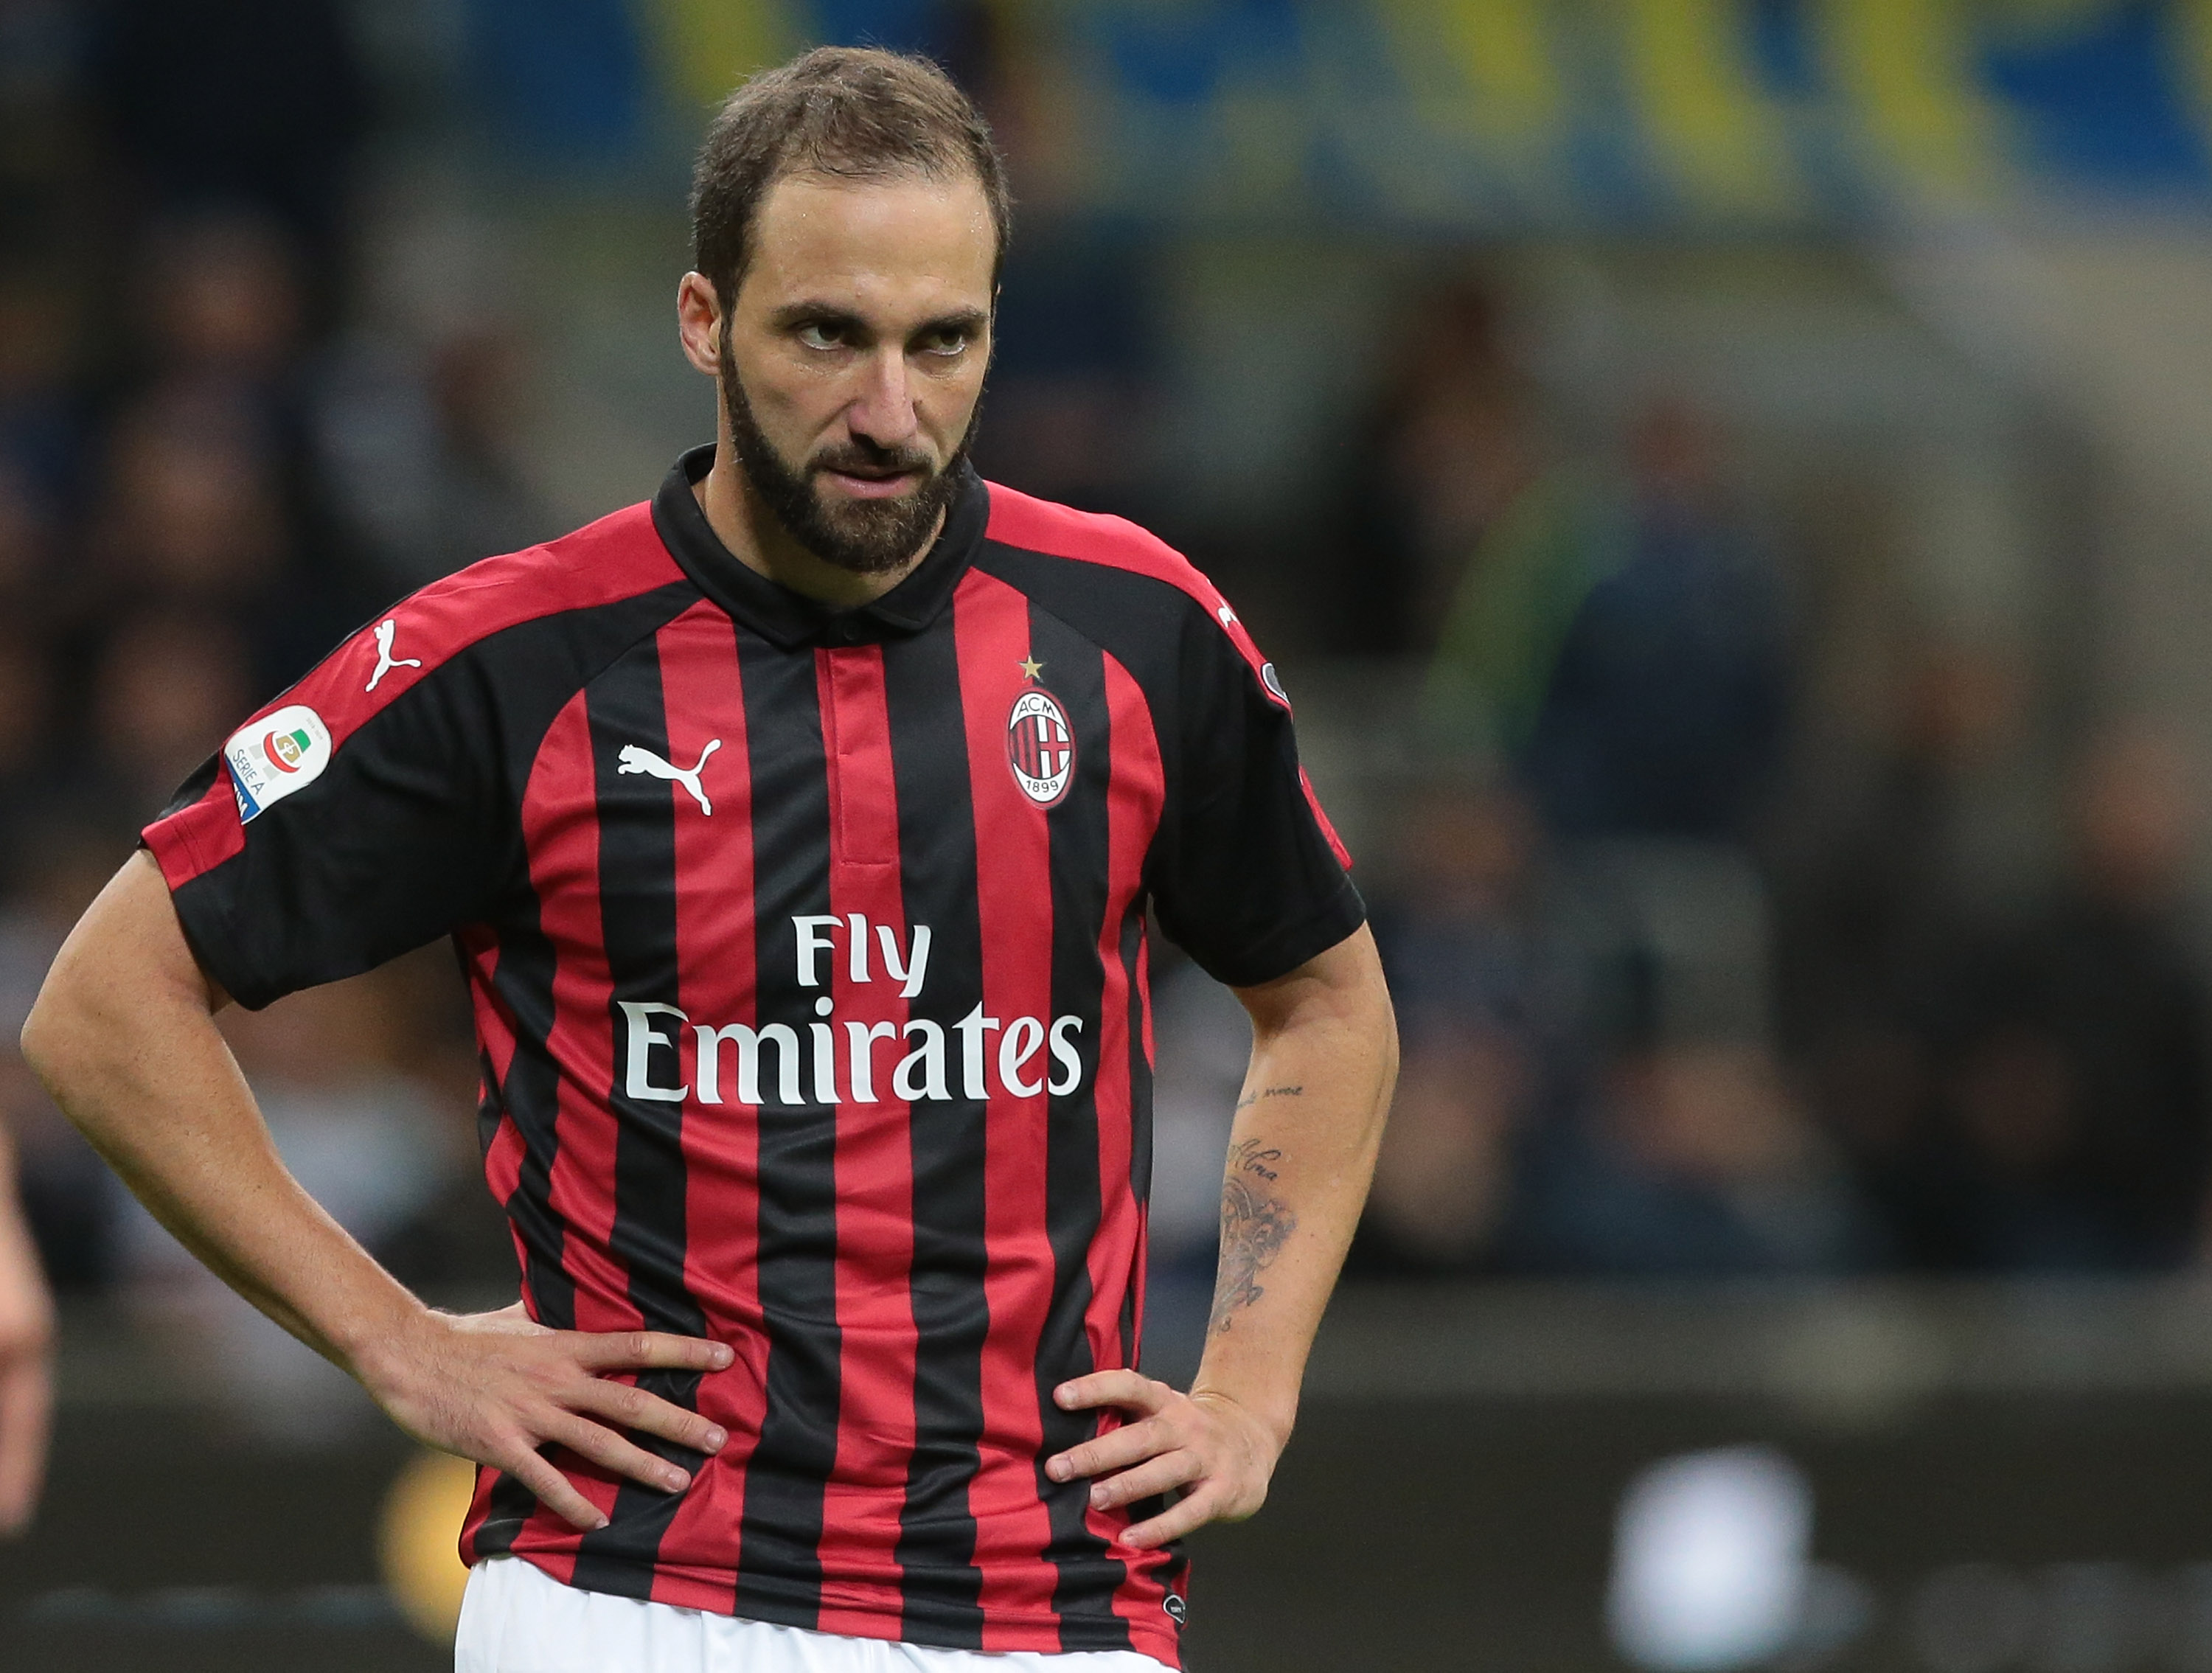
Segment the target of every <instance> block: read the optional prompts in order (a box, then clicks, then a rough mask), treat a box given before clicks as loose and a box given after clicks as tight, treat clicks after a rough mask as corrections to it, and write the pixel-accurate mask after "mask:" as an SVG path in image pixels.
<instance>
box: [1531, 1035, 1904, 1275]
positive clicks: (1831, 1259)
mask: <svg viewBox="0 0 2212 1673" xmlns="http://www.w3.org/2000/svg"><path fill="white" fill-rule="evenodd" d="M1579 1091H1580V1096H1579V1098H1577V1101H1576V1102H1575V1103H1574V1104H1572V1105H1571V1106H1569V1107H1567V1108H1565V1109H1563V1110H1559V1112H1557V1113H1556V1114H1555V1115H1554V1116H1553V1118H1552V1119H1551V1120H1549V1121H1547V1122H1545V1123H1544V1124H1543V1125H1542V1126H1541V1128H1539V1129H1537V1130H1536V1131H1535V1132H1534V1135H1532V1139H1531V1141H1530V1143H1529V1144H1528V1146H1527V1147H1526V1149H1525V1152H1524V1156H1523V1162H1522V1173H1521V1176H1520V1178H1519V1180H1518V1191H1519V1201H1518V1202H1517V1204H1516V1214H1515V1219H1514V1224H1513V1226H1512V1229H1511V1233H1510V1255H1511V1262H1512V1264H1513V1265H1514V1267H1515V1268H1516V1269H1518V1270H1522V1271H1533V1272H1541V1273H1546V1274H1556V1275H1571V1276H1581V1277H1600V1276H1607V1275H1614V1276H1622V1275H1626V1276H1666V1277H1702V1278H1717V1277H1735V1276H1747V1275H1760V1274H1776V1273H1818V1272H1833V1271H1837V1270H1839V1269H1844V1268H1850V1267H1853V1266H1857V1265H1860V1264H1863V1262H1865V1261H1866V1259H1867V1258H1868V1255H1869V1249H1870V1247H1871V1245H1870V1244H1869V1240H1868V1238H1867V1235H1866V1231H1865V1227H1864V1226H1863V1220H1862V1217H1861V1212H1860V1209H1859V1206H1858V1203H1857V1200H1856V1198H1855V1196H1854V1195H1853V1194H1852V1192H1851V1190H1850V1186H1849V1183H1848V1181H1847V1179H1846V1177H1844V1174H1843V1172H1842V1171H1841V1170H1840V1168H1839V1167H1838V1165H1837V1164H1836V1161H1835V1159H1834V1158H1833V1157H1832V1155H1831V1154H1830V1153H1829V1152H1828V1150H1827V1148H1826V1146H1825V1145H1824V1144H1823V1142H1822V1141H1821V1139H1820V1135H1819V1134H1818V1132H1817V1131H1816V1129H1814V1126H1813V1124H1812V1123H1811V1122H1810V1121H1809V1120H1808V1118H1807V1116H1806V1115H1805V1113H1804V1111H1803V1110H1802V1109H1801V1108H1800V1107H1799V1106H1798V1104H1796V1100H1795V1099H1794V1098H1792V1097H1791V1095H1790V1091H1789V1089H1788V1087H1787V1086H1786V1085H1785V1084H1784V1080H1783V1078H1782V1076H1781V1074H1779V1072H1778V1069H1777V1067H1776V1064H1775V1062H1774V1060H1773V1058H1772V1056H1771V1054H1770V1053H1769V1052H1768V1051H1767V1050H1766V1049H1765V1048H1764V1047H1763V1046H1761V1045H1759V1043H1755V1042H1753V1041H1748V1040H1742V1039H1734V1040H1731V1039H1705V1040H1691V1041H1677V1042H1666V1041H1662V1040H1656V1039H1650V1038H1644V1037H1637V1036H1636V1035H1635V1034H1634V1033H1633V1032H1632V1033H1631V1035H1630V1037H1627V1038H1626V1039H1624V1040H1622V1041H1621V1042H1620V1043H1618V1044H1617V1045H1616V1047H1615V1048H1614V1049H1613V1053H1612V1054H1611V1057H1610V1061H1609V1062H1606V1063H1605V1064H1604V1066H1603V1067H1602V1068H1601V1071H1600V1072H1599V1074H1597V1075H1595V1077H1594V1078H1593V1079H1592V1080H1591V1081H1590V1082H1589V1083H1588V1084H1587V1085H1586V1086H1583V1087H1582V1088H1580V1089H1579Z"/></svg>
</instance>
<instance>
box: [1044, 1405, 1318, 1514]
mask: <svg viewBox="0 0 2212 1673" xmlns="http://www.w3.org/2000/svg"><path fill="white" fill-rule="evenodd" d="M1053 1398H1054V1399H1055V1400H1057V1401H1058V1402H1060V1406H1061V1407H1062V1408H1064V1409H1066V1410H1068V1411H1085V1410H1089V1409H1092V1408H1097V1407H1101V1406H1110V1407H1115V1408H1119V1409H1120V1410H1121V1411H1124V1412H1127V1413H1128V1414H1130V1421H1128V1422H1127V1423H1125V1424H1123V1425H1122V1426H1121V1427H1120V1428H1118V1429H1115V1430H1113V1431H1111V1432H1109V1433H1106V1434H1103V1435H1101V1436H1099V1437H1098V1438H1097V1439H1096V1440H1087V1441H1085V1442H1084V1443H1083V1445H1080V1446H1071V1447H1070V1448H1068V1450H1067V1451H1065V1452H1062V1453H1060V1454H1058V1455H1057V1456H1055V1457H1052V1458H1050V1459H1048V1460H1047V1461H1046V1463H1045V1473H1046V1474H1047V1475H1050V1476H1051V1477H1052V1479H1053V1480H1054V1481H1074V1480H1075V1479H1076V1478H1077V1477H1079V1476H1084V1475H1087V1476H1090V1477H1091V1478H1093V1479H1092V1483H1091V1507H1092V1508H1093V1509H1095V1510H1102V1511H1103V1510H1110V1509H1112V1508H1113V1507H1114V1506H1117V1505H1127V1504H1129V1503H1131V1502H1132V1501H1133V1500H1139V1499H1150V1498H1153V1497H1155V1496H1156V1495H1158V1494H1166V1493H1171V1492H1173V1491H1175V1490H1176V1488H1178V1487H1180V1488H1182V1490H1183V1491H1182V1497H1181V1498H1179V1499H1178V1500H1176V1502H1175V1503H1174V1504H1173V1505H1171V1506H1169V1507H1168V1509H1166V1510H1165V1511H1164V1512H1161V1513H1160V1514H1159V1515H1158V1516H1156V1517H1153V1518H1152V1519H1151V1520H1150V1521H1146V1522H1139V1523H1137V1524H1134V1525H1133V1526H1132V1527H1131V1528H1130V1529H1129V1530H1127V1532H1126V1533H1124V1534H1123V1535H1122V1536H1121V1539H1122V1542H1123V1543H1124V1544H1127V1545H1133V1546H1135V1547H1137V1548H1139V1549H1140V1550H1141V1549H1146V1548H1151V1547H1153V1546H1158V1545H1164V1544H1166V1543H1167V1542H1169V1541H1170V1540H1171V1539H1181V1538H1182V1536H1184V1535H1185V1534H1187V1533H1189V1532H1190V1531H1191V1530H1193V1529H1195V1528H1200V1527H1203V1526H1204V1525H1205V1524H1207V1523H1209V1522H1242V1521H1243V1519H1244V1518H1246V1517H1248V1516H1249V1515H1251V1514H1252V1512H1255V1511H1256V1510H1258V1509H1259V1508H1260V1506H1261V1503H1262V1502H1263V1501H1264V1500H1266V1499H1267V1481H1268V1478H1269V1477H1271V1476H1272V1475H1273V1474H1274V1471H1275V1459H1276V1458H1277V1457H1278V1456H1279V1454H1280V1453H1281V1451H1282V1450H1283V1449H1282V1443H1281V1441H1280V1440H1279V1439H1277V1437H1276V1436H1275V1434H1274V1433H1273V1431H1272V1430H1271V1429H1269V1427H1267V1425H1266V1424H1265V1423H1263V1422H1262V1421H1261V1420H1260V1418H1259V1417H1258V1416H1257V1415H1256V1414H1254V1413H1253V1412H1251V1411H1249V1410H1248V1409H1247V1408H1244V1407H1243V1406H1241V1405H1239V1404H1238V1403H1237V1402H1236V1401H1234V1400H1232V1399H1231V1398H1230V1397H1229V1396H1226V1395H1223V1394H1216V1393H1213V1392H1212V1391H1210V1390H1200V1391H1198V1392H1197V1393H1194V1394H1181V1393H1178V1392H1177V1391H1176V1390H1174V1389H1171V1388H1170V1387H1169V1386H1168V1385H1167V1384H1165V1383H1162V1382H1158V1381H1157V1380H1155V1379H1154V1378H1150V1377H1146V1376H1143V1375H1140V1374H1139V1372H1133V1371H1101V1372H1094V1373H1093V1374H1092V1375H1091V1376H1088V1377H1079V1378H1075V1380H1074V1381H1073V1382H1069V1383H1062V1384H1060V1386H1059V1387H1058V1388H1056V1389H1054V1390H1053Z"/></svg>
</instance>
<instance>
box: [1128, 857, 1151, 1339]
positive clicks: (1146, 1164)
mask: <svg viewBox="0 0 2212 1673" xmlns="http://www.w3.org/2000/svg"><path fill="white" fill-rule="evenodd" d="M1144 955H1145V897H1144V893H1143V891H1139V892H1138V894H1137V895H1136V897H1134V898H1133V899H1132V900H1131V901H1130V903H1129V906H1128V910H1127V914H1126V915H1125V916H1123V918H1122V920H1121V980H1122V982H1123V983H1124V984H1125V991H1126V992H1127V995H1128V1003H1127V1011H1128V1016H1127V1025H1128V1030H1129V1050H1128V1057H1129V1189H1130V1191H1131V1193H1132V1194H1133V1195H1134V1196H1135V1197H1136V1199H1137V1202H1138V1204H1139V1206H1140V1207H1141V1206H1143V1205H1144V1204H1146V1203H1149V1202H1151V1201H1152V1059H1151V1058H1150V1057H1148V1056H1146V1054H1145V1020H1146V1012H1147V1010H1148V1009H1149V1008H1150V1007H1148V1006H1147V1005H1146V998H1145V990H1144V987H1143V984H1142V983H1140V982H1139V980H1138V976H1139V973H1140V972H1141V971H1142V970H1144V968H1145V962H1144ZM1147 1226H1148V1229H1147V1231H1146V1236H1147V1237H1149V1236H1150V1235H1151V1233H1150V1230H1149V1222H1147ZM1147 1270H1149V1268H1147ZM1142 1303H1143V1298H1142V1297H1141V1296H1139V1294H1138V1293H1137V1286H1136V1285H1135V1284H1134V1283H1132V1284H1131V1285H1130V1286H1129V1288H1128V1293H1127V1294H1125V1295H1124V1296H1123V1297H1122V1298H1121V1362H1122V1364H1124V1365H1132V1366H1133V1365H1135V1364H1136V1363H1137V1362H1138V1354H1139V1349H1140V1348H1142V1347H1143V1342H1142V1341H1141V1340H1140V1337H1141V1335H1142V1332H1141V1331H1140V1330H1139V1329H1138V1323H1139V1307H1140V1306H1141V1305H1142Z"/></svg>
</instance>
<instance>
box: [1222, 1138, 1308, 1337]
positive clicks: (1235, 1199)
mask: <svg viewBox="0 0 2212 1673" xmlns="http://www.w3.org/2000/svg"><path fill="white" fill-rule="evenodd" d="M1282 1159H1283V1153H1282V1152H1281V1151H1279V1150H1277V1149H1275V1148H1273V1147H1271V1146H1267V1145H1262V1144H1261V1142H1260V1141H1258V1140H1256V1139H1246V1140H1244V1141H1242V1142H1240V1143H1239V1144H1237V1146H1235V1147H1233V1148H1232V1149H1231V1151H1230V1153H1229V1170H1228V1172H1227V1174H1226V1176H1225V1177H1224V1178H1223V1180H1222V1184H1221V1270H1220V1275H1219V1276H1218V1277H1217V1278H1216V1279H1215V1280H1214V1284H1213V1318H1212V1323H1211V1325H1210V1326H1209V1327H1208V1328H1209V1333H1210V1334H1212V1335H1220V1334H1221V1333H1222V1332H1223V1331H1225V1330H1226V1329H1229V1326H1230V1323H1231V1320H1232V1319H1233V1318H1234V1317H1235V1316H1236V1315H1237V1313H1240V1312H1242V1311H1243V1310H1244V1309H1245V1308H1247V1307H1249V1306H1250V1305H1252V1304H1253V1303H1254V1302H1255V1301H1257V1300H1258V1299H1260V1298H1261V1296H1262V1295H1265V1294H1266V1293H1267V1291H1266V1289H1265V1288H1264V1287H1261V1282H1260V1275H1261V1273H1262V1272H1264V1271H1266V1270H1267V1268H1268V1267H1269V1266H1271V1265H1272V1264H1273V1262H1274V1259H1275V1256H1278V1255H1279V1254H1281V1253H1282V1251H1283V1245H1284V1244H1286V1243H1288V1242H1289V1241H1290V1238H1291V1232H1295V1231H1297V1229H1298V1220H1297V1215H1296V1214H1292V1213H1291V1209H1290V1205H1289V1204H1287V1203H1285V1202H1283V1201H1282V1200H1281V1199H1280V1198H1279V1197H1277V1196H1273V1195H1269V1193H1268V1190H1267V1187H1268V1186H1270V1185H1272V1184H1273V1183H1274V1182H1275V1177H1276V1176H1277V1174H1278V1173H1279V1171H1280V1169H1279V1167H1278V1166H1277V1164H1279V1162H1280V1161H1281V1160H1282Z"/></svg>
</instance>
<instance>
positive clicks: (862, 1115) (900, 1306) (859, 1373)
mask: <svg viewBox="0 0 2212 1673" xmlns="http://www.w3.org/2000/svg"><path fill="white" fill-rule="evenodd" d="M815 677H816V680H817V690H818V694H819V698H820V702H821V705H822V716H823V726H822V731H823V749H824V754H825V757H826V758H827V761H828V765H829V775H830V784H829V792H830V794H829V821H830V829H829V909H830V910H831V911H833V912H835V913H836V915H837V916H839V917H840V918H842V920H844V922H842V924H840V925H839V926H838V928H837V931H836V940H837V950H836V957H835V958H833V959H832V960H831V961H830V964H829V969H830V970H831V971H832V975H831V978H830V997H831V999H832V1000H833V1001H835V1004H834V1007H833V1009H832V1011H831V1013H830V1015H829V1018H828V1019H826V1020H827V1021H828V1022H829V1025H830V1027H831V1029H832V1031H833V1032H834V1035H835V1038H836V1047H837V1065H838V1068H837V1084H838V1089H839V1092H841V1094H842V1097H843V1099H844V1102H843V1103H842V1104H840V1105H839V1107H838V1110H837V1151H836V1177H837V1262H836V1281H837V1327H838V1329H839V1331H840V1333H841V1339H842V1355H841V1360H840V1367H839V1386H840V1388H841V1389H842V1402H841V1421H840V1422H839V1425H838V1430H837V1462H836V1468H835V1469H834V1470H833V1472H832V1474H831V1477H830V1480H829V1483H828V1485H827V1486H826V1487H825V1488H824V1489H823V1496H822V1562H823V1569H824V1570H825V1571H826V1572H827V1573H830V1574H834V1575H836V1577H837V1583H836V1589H835V1598H834V1601H833V1599H832V1598H831V1597H826V1596H825V1597H824V1598H823V1604H822V1613H821V1617H820V1620H819V1621H818V1623H817V1624H818V1626H819V1628H820V1630H821V1631H823V1632H825V1633H854V1634H862V1635H872V1634H874V1633H878V1632H880V1631H881V1630H882V1622H883V1619H884V1616H885V1615H890V1616H891V1617H894V1618H896V1616H897V1615H898V1614H899V1613H900V1611H901V1609H902V1607H903V1604H904V1599H903V1597H902V1592H901V1589H900V1582H901V1579H902V1576H903V1573H904V1571H903V1569H902V1567H900V1564H899V1562H898V1559H897V1555H896V1552H897V1547H898V1541H899V1534H900V1524H899V1517H900V1512H902V1509H903V1508H904V1506H905V1502H906V1481H907V1472H908V1468H909V1466H910V1464H911V1462H912V1459H913V1454H914V1444H915V1410H914V1378H915V1323H914V1298H913V1290H912V1287H911V1283H910V1280H911V1271H912V1267H913V1264H914V1147H913V1144H914V1141H913V1136H912V1134H911V1132H910V1130H909V1124H910V1112H909V1111H908V1108H907V1106H906V1105H905V1104H902V1103H901V1102H899V1101H898V1100H897V1099H896V1098H894V1097H892V1095H891V1087H890V1083H891V1074H892V1071H893V1070H894V1068H896V1066H897V1063H898V1060H899V1057H900V1056H901V1055H902V1051H903V1047H902V1045H901V1044H900V1043H899V1041H898V1038H897V1037H896V1034H894V1036H893V1037H890V1038H887V1039H877V1040H873V1041H871V1042H870V1043H869V1044H868V1051H867V1057H868V1062H869V1064H870V1074H869V1077H868V1078H869V1080H870V1081H871V1082H872V1087H871V1090H872V1092H873V1094H874V1097H875V1098H876V1100H877V1101H876V1102H874V1103H872V1104H863V1103H861V1102H860V1101H859V1099H858V1096H857V1094H858V1092H859V1090H860V1086H859V1082H860V1076H859V1075H858V1074H855V1073H854V1054H855V1052H856V1050H857V1049H858V1048H857V1045H856V1043H855V1042H854V1038H853V1035H852V1031H851V1027H850V1026H849V1025H859V1026H860V1027H861V1028H864V1029H872V1028H875V1027H877V1026H879V1025H889V1026H890V1027H891V1028H892V1029H894V1030H896V1029H899V1028H902V1027H903V1026H904V1025H905V1023H906V1019H907V1003H906V1001H905V1000H904V999H903V998H902V997H901V995H900V992H899V983H896V982H894V981H893V980H892V979H891V977H890V973H889V972H888V971H887V970H885V969H884V960H883V957H882V948H881V947H880V946H879V945H878V936H877V934H876V931H877V930H878V928H889V929H890V931H891V933H892V934H894V935H896V937H897V938H898V942H899V947H900V951H901V952H902V954H903V953H904V952H905V950H906V949H907V948H908V946H910V945H911V940H910V937H909V934H908V928H907V922H906V909H905V905H904V902H903V899H902V889H901V885H900V877H899V833H898V799H897V794H896V788H895V784H896V780H895V779H894V777H893V776H892V770H891V742H890V707H889V704H888V702H887V700H886V697H885V693H884V656H883V651H882V649H881V648H879V647H878V646H874V645H863V646H858V647H853V648H845V649H841V650H826V651H821V652H817V654H816V657H815ZM855 916H859V917H860V918H861V919H864V920H865V922H864V923H861V924H859V925H855V923H854V917H855ZM856 929H857V930H858V931H859V932H860V934H865V935H866V938H867V939H866V944H864V945H862V946H860V947H859V948H858V949H857V968H858V970H859V971H860V974H861V975H863V976H866V980H864V981H856V980H855V979H854V970H855V968H856V956H855V955H856V949H855V946H854V933H855V930H856Z"/></svg>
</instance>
